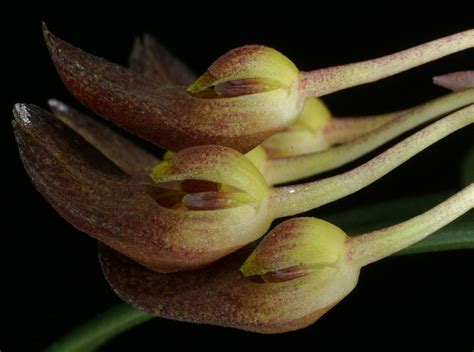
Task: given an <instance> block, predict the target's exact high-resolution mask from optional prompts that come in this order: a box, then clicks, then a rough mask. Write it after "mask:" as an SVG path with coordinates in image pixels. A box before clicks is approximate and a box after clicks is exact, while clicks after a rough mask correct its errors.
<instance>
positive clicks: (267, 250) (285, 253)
mask: <svg viewBox="0 0 474 352" xmlns="http://www.w3.org/2000/svg"><path fill="white" fill-rule="evenodd" d="M346 238H347V236H346V234H345V233H344V232H343V231H342V230H341V229H340V228H338V227H337V226H334V225H332V224H330V223H328V222H326V221H324V220H320V219H315V218H295V219H291V220H288V221H285V222H284V223H282V224H280V225H279V226H277V227H276V228H275V229H274V230H273V231H271V232H270V233H269V234H268V235H267V236H266V237H265V238H264V239H263V240H262V242H261V243H260V244H259V246H258V247H257V248H256V249H255V251H254V252H253V253H252V254H251V255H250V256H249V257H248V258H247V260H246V261H245V262H244V264H243V265H242V267H241V268H240V271H241V272H242V274H243V275H244V276H248V277H253V278H260V279H262V280H263V281H264V282H278V281H287V280H292V279H295V278H298V277H300V276H304V275H307V274H309V273H311V272H313V271H315V270H317V269H324V268H326V267H335V266H336V265H337V263H338V261H339V260H340V259H341V258H342V257H343V256H344V253H345V251H346V246H345V242H346Z"/></svg>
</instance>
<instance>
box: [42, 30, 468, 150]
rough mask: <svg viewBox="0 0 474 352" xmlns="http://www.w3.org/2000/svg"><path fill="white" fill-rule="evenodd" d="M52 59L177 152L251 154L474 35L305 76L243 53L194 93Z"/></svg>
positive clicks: (77, 84) (95, 102)
mask: <svg viewBox="0 0 474 352" xmlns="http://www.w3.org/2000/svg"><path fill="white" fill-rule="evenodd" d="M44 36H45V39H46V43H47V45H48V48H49V51H50V54H51V57H52V59H53V62H54V64H55V66H56V69H57V71H58V73H59V74H60V76H61V78H62V80H63V82H64V84H65V85H66V87H67V88H68V89H69V91H70V92H71V93H72V94H73V95H74V96H75V97H76V98H77V99H78V100H79V101H81V103H83V104H84V105H85V106H87V107H88V108H90V109H91V110H92V111H94V112H96V113H98V114H99V115H101V116H103V117H104V118H106V119H108V120H110V121H111V122H113V123H115V124H117V125H119V126H120V127H122V128H124V129H126V130H128V131H130V132H132V133H135V134H137V135H139V136H140V137H142V138H144V139H147V140H149V141H150V142H152V143H155V144H157V145H159V146H161V147H164V148H165V149H167V150H170V151H173V152H174V151H179V150H181V149H184V148H187V147H191V146H195V145H205V144H217V145H223V146H228V147H231V148H233V149H236V150H238V151H240V152H248V151H249V150H251V149H252V148H254V147H255V146H257V145H259V144H260V143H262V142H263V141H264V140H265V139H266V138H268V137H270V136H271V135H273V134H275V133H276V132H278V131H281V130H283V129H285V128H286V127H288V126H289V125H291V124H292V123H293V122H294V121H295V119H296V118H297V117H298V115H299V113H300V111H301V110H302V108H303V104H304V102H305V100H306V99H307V98H309V97H319V96H322V95H325V94H329V93H331V92H335V91H338V90H342V89H345V88H349V87H353V86H356V85H359V84H364V83H369V82H373V81H376V80H378V79H381V78H384V77H387V76H390V75H393V74H396V73H399V72H402V71H404V70H407V69H410V68H412V67H415V66H418V65H421V64H424V63H426V62H429V61H432V60H435V59H438V58H440V57H443V56H446V55H448V54H452V53H454V52H457V51H460V50H464V49H466V48H471V47H473V46H474V30H468V31H465V32H461V33H458V34H454V35H451V36H448V37H445V38H441V39H438V40H434V41H432V42H429V43H426V44H423V45H420V46H417V47H414V48H411V49H407V50H405V51H401V52H399V53H396V54H392V55H388V56H384V57H382V58H378V59H374V60H369V61H363V62H359V63H355V64H349V65H342V66H335V67H330V68H326V69H319V70H315V71H309V72H300V71H299V70H298V69H297V68H296V66H295V65H294V64H293V62H292V61H291V60H289V59H288V58H287V57H286V56H284V55H283V54H281V53H279V52H278V51H276V50H274V49H271V48H268V47H265V46H258V45H251V46H244V47H240V48H237V49H234V50H231V51H229V52H228V53H226V54H224V55H223V56H221V57H220V58H219V59H217V60H216V61H215V62H214V63H213V64H212V65H211V66H210V67H209V68H208V70H207V72H206V73H204V74H203V75H202V76H201V77H200V78H199V79H198V80H197V81H196V82H194V83H193V84H192V85H190V86H189V87H186V86H182V85H172V84H169V85H160V84H158V83H157V82H152V81H150V80H149V79H147V78H146V77H144V76H143V75H140V74H137V73H136V72H135V71H133V70H129V69H126V68H124V67H121V66H119V65H115V64H112V63H109V62H107V61H105V60H103V59H99V58H97V57H95V56H93V55H90V54H87V53H85V52H83V51H81V50H80V49H77V48H75V47H73V46H72V45H70V44H68V43H66V42H64V41H62V40H61V39H59V38H57V37H55V36H54V35H53V34H52V33H51V32H49V31H48V29H47V28H46V27H44Z"/></svg>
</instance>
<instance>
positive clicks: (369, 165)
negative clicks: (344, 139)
mask: <svg viewBox="0 0 474 352" xmlns="http://www.w3.org/2000/svg"><path fill="white" fill-rule="evenodd" d="M473 122H474V105H469V106H468V107H466V108H464V109H461V110H458V111H456V112H455V113H452V114H450V115H448V116H446V117H444V118H443V119H441V120H439V121H437V122H435V123H433V124H431V125H429V126H427V127H425V128H424V129H422V130H421V131H418V132H417V133H415V134H413V135H411V136H410V137H408V138H406V139H405V140H403V141H402V142H400V143H398V144H397V145H395V146H393V147H392V148H390V149H388V150H386V151H385V152H383V153H382V154H380V155H378V156H376V157H375V158H373V159H372V160H370V161H368V162H366V163H365V164H362V165H361V166H359V167H356V168H355V169H353V170H351V171H348V172H345V173H343V174H340V175H337V176H334V177H329V178H326V179H323V180H319V181H315V182H309V183H303V184H299V185H291V186H286V187H278V188H273V189H272V194H271V196H270V197H271V199H270V200H269V205H270V207H271V210H272V211H273V212H274V214H275V216H276V217H282V216H290V215H294V214H299V213H302V212H305V211H308V210H311V209H314V208H317V207H320V206H322V205H324V204H328V203H331V202H333V201H335V200H337V199H340V198H343V197H345V196H347V195H349V194H352V193H354V192H357V191H358V190H360V189H362V188H364V187H366V186H368V185H370V184H372V183H373V182H375V181H376V180H378V179H379V178H381V177H382V176H384V175H386V174H388V173H389V172H390V171H392V170H393V169H395V168H396V167H398V166H399V165H401V164H402V163H404V162H405V161H407V160H408V159H410V158H411V157H413V156H414V155H416V154H417V153H419V152H420V151H422V150H423V149H426V148H427V147H429V146H430V145H432V144H434V143H436V142H437V141H439V140H440V139H442V138H444V137H446V136H447V135H449V134H451V133H453V132H455V131H457V130H459V129H461V128H463V127H465V126H467V125H469V124H471V123H473Z"/></svg>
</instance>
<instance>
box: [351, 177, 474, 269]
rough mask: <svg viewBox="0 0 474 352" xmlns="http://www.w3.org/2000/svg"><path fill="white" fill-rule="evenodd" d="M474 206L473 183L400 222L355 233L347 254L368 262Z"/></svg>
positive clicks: (402, 246) (429, 233)
mask: <svg viewBox="0 0 474 352" xmlns="http://www.w3.org/2000/svg"><path fill="white" fill-rule="evenodd" d="M473 207H474V184H470V185H469V186H467V187H465V188H464V189H463V190H461V191H459V192H458V193H456V194H455V195H454V196H452V197H450V198H448V199H447V200H446V201H444V202H442V203H441V204H439V205H437V206H436V207H434V208H433V209H431V210H428V211H427V212H425V213H423V214H421V215H418V216H416V217H414V218H412V219H410V220H407V221H404V222H402V223H400V224H397V225H394V226H390V227H387V228H384V229H380V230H376V231H372V232H369V233H366V234H364V235H360V236H355V237H353V238H351V240H350V241H349V246H350V250H349V251H348V258H349V260H351V262H353V263H356V264H357V265H360V266H361V267H362V266H365V265H367V264H370V263H373V262H376V261H378V260H380V259H382V258H385V257H388V256H389V255H391V254H393V253H396V252H398V251H400V250H402V249H404V248H406V247H408V246H410V245H412V244H414V243H416V242H419V241H421V240H422V239H424V238H425V237H428V236H429V235H431V234H432V233H433V232H435V231H437V230H438V229H440V228H442V227H443V226H446V225H447V224H449V223H450V222H452V221H454V220H455V219H456V218H458V217H460V216H461V215H463V214H464V213H466V212H468V211H469V210H471V209H472V208H473Z"/></svg>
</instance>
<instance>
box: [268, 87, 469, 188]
mask: <svg viewBox="0 0 474 352" xmlns="http://www.w3.org/2000/svg"><path fill="white" fill-rule="evenodd" d="M470 104H474V89H468V90H465V91H462V92H457V93H451V94H448V95H446V96H444V97H441V98H438V99H435V100H432V101H429V102H427V103H425V104H422V105H420V106H418V107H416V108H414V109H412V110H411V111H409V112H407V113H406V114H405V115H403V116H400V117H398V118H397V119H395V120H393V121H391V122H388V123H386V124H385V125H383V126H381V127H379V128H377V129H375V130H373V131H372V132H369V133H367V134H366V135H365V136H362V137H360V138H359V139H356V140H354V141H352V142H350V143H346V144H343V145H340V146H337V147H333V148H330V149H326V150H324V151H320V152H315V153H310V154H304V155H298V156H293V157H288V158H279V159H273V160H268V162H267V165H266V169H265V178H266V180H267V182H268V183H269V184H278V183H285V182H292V181H294V180H297V179H301V178H304V177H308V176H313V175H317V174H319V173H321V172H325V171H328V170H332V169H335V168H337V167H339V166H342V165H344V164H347V163H348V162H350V161H353V160H355V159H357V158H359V157H360V156H362V155H364V154H366V153H368V152H369V151H371V150H374V149H375V148H377V147H379V146H381V145H382V144H383V143H385V142H387V141H389V140H390V139H393V138H395V137H397V136H399V135H401V134H402V133H405V132H406V131H409V130H410V129H412V128H415V127H416V126H419V125H421V124H423V123H426V122H428V121H430V120H433V119H435V118H437V117H441V116H444V115H446V114H448V113H451V112H453V111H456V110H458V109H460V108H462V107H465V106H467V105H470Z"/></svg>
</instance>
